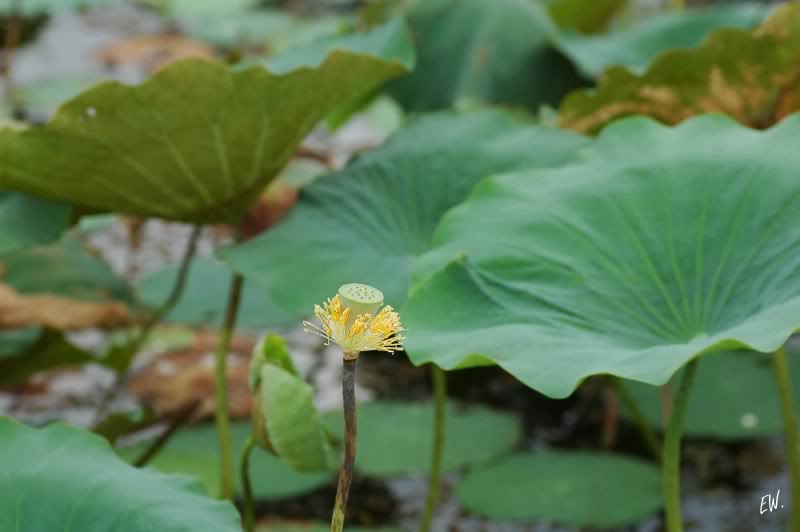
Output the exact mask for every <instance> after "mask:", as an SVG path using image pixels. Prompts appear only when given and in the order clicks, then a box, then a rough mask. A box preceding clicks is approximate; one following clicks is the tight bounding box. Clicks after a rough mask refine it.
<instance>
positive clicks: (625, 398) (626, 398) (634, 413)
mask: <svg viewBox="0 0 800 532" xmlns="http://www.w3.org/2000/svg"><path fill="white" fill-rule="evenodd" d="M611 382H612V384H613V386H614V390H615V391H616V392H617V397H619V398H620V400H621V401H622V404H623V405H625V409H626V410H627V411H628V413H629V414H630V416H631V419H632V420H633V422H634V423H635V424H636V428H638V429H639V433H640V434H641V435H642V438H644V441H645V443H646V444H647V446H648V447H649V448H650V452H652V453H653V456H654V457H655V459H656V460H658V461H659V462H661V443H660V442H659V441H658V437H657V436H656V433H655V432H653V429H651V428H650V425H649V424H648V423H647V421H646V420H645V418H644V414H642V410H641V409H640V408H639V405H637V404H636V401H634V399H633V397H631V394H630V393H628V390H627V388H625V386H624V385H623V384H622V380H621V379H620V378H618V377H614V378H612V379H611Z"/></svg>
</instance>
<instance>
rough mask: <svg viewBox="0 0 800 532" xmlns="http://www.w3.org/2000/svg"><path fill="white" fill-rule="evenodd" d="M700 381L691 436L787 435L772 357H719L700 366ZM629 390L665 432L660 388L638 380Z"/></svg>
mask: <svg viewBox="0 0 800 532" xmlns="http://www.w3.org/2000/svg"><path fill="white" fill-rule="evenodd" d="M792 358H795V357H792ZM791 366H792V375H793V380H794V381H795V382H800V363H798V362H797V361H795V360H793V361H792V364H791ZM682 371H683V370H681V371H680V372H678V373H679V374H680V373H682ZM677 378H679V377H676V379H677ZM695 379H696V380H695V385H694V386H693V387H692V393H691V395H690V396H689V406H688V407H687V409H686V417H685V418H684V420H683V429H682V430H683V432H684V433H685V434H687V435H690V436H695V437H711V438H721V439H731V440H739V439H748V438H757V437H761V436H766V435H771V434H779V433H780V432H781V431H782V430H783V428H784V426H783V418H782V417H781V406H780V403H779V402H778V390H777V388H776V385H775V372H774V370H773V369H772V361H771V360H770V358H769V357H765V356H764V355H762V354H760V353H751V352H746V351H742V352H724V353H714V354H712V355H708V356H706V357H703V360H701V361H700V364H699V365H698V367H697V375H696V377H695ZM623 385H624V386H625V387H626V388H627V389H628V392H629V393H630V394H631V396H632V397H633V399H634V400H635V401H636V403H637V404H638V406H639V408H640V409H641V411H642V413H643V414H644V416H645V418H646V419H647V420H648V421H649V422H650V424H651V425H652V426H653V427H654V428H661V427H662V426H663V425H662V423H661V399H660V398H661V394H660V391H659V389H658V388H655V387H653V386H648V385H647V384H642V383H638V382H632V381H624V384H623ZM794 395H795V402H798V403H800V390H798V389H797V387H795V389H794Z"/></svg>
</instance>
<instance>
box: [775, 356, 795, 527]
mask: <svg viewBox="0 0 800 532" xmlns="http://www.w3.org/2000/svg"><path fill="white" fill-rule="evenodd" d="M772 363H773V367H774V368H775V379H776V381H777V383H778V394H779V396H780V401H781V409H782V410H783V424H784V432H785V433H786V436H785V438H786V457H787V460H788V462H789V482H790V484H791V489H792V493H791V497H792V515H791V520H790V526H789V529H790V530H800V528H798V527H800V447H798V438H797V422H796V415H795V412H794V403H793V394H792V381H791V377H790V373H789V361H788V359H787V356H786V348H785V347H781V348H780V349H778V350H777V351H775V353H773V355H772Z"/></svg>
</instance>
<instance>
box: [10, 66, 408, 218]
mask: <svg viewBox="0 0 800 532" xmlns="http://www.w3.org/2000/svg"><path fill="white" fill-rule="evenodd" d="M405 71H406V68H405V66H404V65H402V64H400V63H399V62H396V61H393V60H390V61H385V60H383V59H381V58H379V57H377V56H374V55H361V54H356V53H352V52H347V51H343V50H335V51H333V52H331V53H330V54H329V55H328V56H327V57H326V58H325V60H324V61H323V62H322V63H321V64H320V65H319V66H318V67H317V68H299V69H297V70H293V71H291V72H289V73H286V74H282V75H276V74H273V73H270V72H269V71H267V70H265V69H263V68H261V67H249V68H246V69H242V70H234V69H231V68H229V67H227V66H225V65H222V64H219V63H215V62H211V61H206V60H202V59H187V60H184V61H178V62H176V63H173V64H172V65H170V66H168V67H166V68H164V69H162V70H160V71H159V72H157V73H156V74H154V75H153V76H152V77H151V78H150V79H148V80H147V81H145V82H144V83H142V84H141V85H139V86H136V87H130V86H126V85H122V84H120V83H117V82H107V83H103V84H101V85H98V86H97V87H95V88H92V89H89V90H88V91H86V92H84V93H82V94H81V95H79V96H78V97H76V98H74V99H72V100H70V101H69V102H67V103H66V104H65V105H64V106H63V107H61V109H60V110H59V111H58V112H57V113H56V115H55V117H54V118H53V119H52V120H51V121H50V122H49V123H48V124H47V125H46V126H45V127H42V128H31V129H26V130H12V129H5V130H0V143H2V144H0V166H2V170H1V171H0V186H3V187H8V188H15V189H19V190H22V191H27V192H31V193H34V194H38V195H41V196H43V197H50V198H53V199H62V200H67V201H71V202H74V203H79V204H81V205H86V206H88V207H92V208H95V209H101V210H103V209H106V210H113V211H118V212H125V213H130V214H136V215H142V216H157V217H162V218H170V219H176V220H182V221H193V222H205V223H212V222H236V221H238V220H239V219H240V218H241V216H242V215H243V214H244V212H245V210H246V208H247V207H248V206H249V205H250V203H251V201H252V200H254V199H255V197H256V196H257V195H258V194H260V193H261V192H262V190H263V188H264V186H265V185H266V184H267V183H268V182H269V181H270V180H272V179H273V178H274V177H275V175H276V174H277V173H278V171H279V170H280V169H281V168H282V167H283V166H284V164H285V163H286V161H287V160H288V159H289V157H290V156H291V155H292V153H293V151H294V149H295V147H296V146H297V144H298V143H299V142H300V141H301V140H302V139H303V137H304V136H305V135H306V134H307V133H308V131H309V130H310V129H311V128H312V127H313V126H314V124H315V123H316V122H317V121H318V120H319V119H320V118H322V117H323V116H325V115H326V114H327V113H328V112H329V111H330V110H331V109H333V108H335V107H337V106H338V105H340V104H341V103H342V102H343V101H349V100H351V99H352V98H353V97H355V96H358V95H359V94H362V93H365V92H369V91H370V90H372V89H374V88H375V87H377V86H379V85H380V84H381V83H383V82H384V81H386V80H387V79H389V78H392V77H396V76H398V75H400V74H402V73H404V72H405ZM308 87H313V88H314V90H307V89H308Z"/></svg>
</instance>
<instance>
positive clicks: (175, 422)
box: [133, 401, 202, 467]
mask: <svg viewBox="0 0 800 532" xmlns="http://www.w3.org/2000/svg"><path fill="white" fill-rule="evenodd" d="M201 404H202V403H201V402H200V401H196V402H194V403H191V404H189V405H188V406H185V407H184V408H182V409H181V410H180V411H178V413H177V414H176V415H175V416H173V418H172V421H171V422H170V424H169V426H168V427H167V429H166V430H165V431H164V432H162V433H161V434H160V435H159V436H158V438H156V439H155V440H154V441H153V443H151V444H150V445H149V446H148V447H147V449H145V450H144V452H143V453H142V454H141V455H139V457H138V458H137V459H136V461H135V462H134V463H133V465H134V466H136V467H144V466H146V465H147V464H148V462H150V460H152V459H153V457H154V456H155V455H157V454H158V452H159V451H160V450H161V449H162V448H163V447H164V445H166V444H167V442H169V440H170V438H172V436H173V435H174V434H175V433H176V432H178V430H180V428H181V427H182V426H184V425H185V424H186V423H188V422H189V420H190V419H192V416H193V415H194V413H195V412H196V411H197V409H198V408H199V407H200V405H201Z"/></svg>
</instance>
